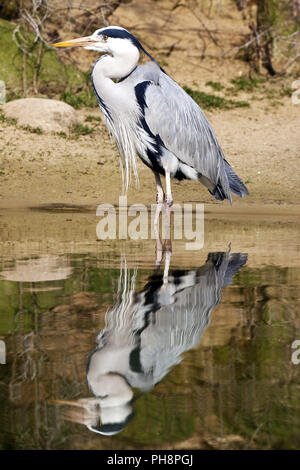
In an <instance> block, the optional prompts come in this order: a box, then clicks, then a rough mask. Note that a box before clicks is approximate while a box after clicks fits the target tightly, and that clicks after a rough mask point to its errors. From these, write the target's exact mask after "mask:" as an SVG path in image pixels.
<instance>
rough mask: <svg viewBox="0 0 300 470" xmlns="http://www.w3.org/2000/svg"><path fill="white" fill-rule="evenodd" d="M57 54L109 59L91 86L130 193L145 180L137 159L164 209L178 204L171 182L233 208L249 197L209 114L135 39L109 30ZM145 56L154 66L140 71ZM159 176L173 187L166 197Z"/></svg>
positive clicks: (101, 63)
mask: <svg viewBox="0 0 300 470" xmlns="http://www.w3.org/2000/svg"><path fill="white" fill-rule="evenodd" d="M54 46H56V47H74V46H82V47H84V48H85V49H87V50H92V51H97V52H99V53H105V54H104V55H102V56H101V57H100V58H99V59H98V60H97V61H96V62H95V63H94V65H93V68H92V73H91V80H92V86H93V89H94V92H95V95H96V98H97V100H98V103H99V106H100V108H101V111H102V113H103V115H104V118H105V121H106V125H107V127H108V129H109V131H110V133H111V134H112V135H113V136H114V138H115V140H116V143H117V147H118V150H119V154H120V157H121V161H122V163H123V166H122V165H121V167H122V168H123V167H124V168H125V176H124V174H123V176H124V182H125V186H126V189H127V188H128V184H129V182H130V179H131V175H132V174H134V176H135V178H136V179H137V178H138V175H137V168H136V155H138V156H139V157H140V158H141V160H142V161H143V162H144V163H145V164H146V165H147V166H148V167H149V168H151V170H152V171H153V172H154V175H155V181H156V201H157V204H158V206H160V207H161V206H162V205H163V203H164V202H165V203H166V204H167V207H170V206H171V205H172V203H173V197H172V192H171V178H177V179H178V180H182V179H188V180H195V181H200V182H201V183H202V184H203V185H204V186H206V188H207V189H208V190H209V192H210V193H211V194H212V195H213V196H214V198H215V199H217V200H221V201H222V200H224V199H228V200H229V201H230V203H232V199H231V193H233V194H235V195H237V196H240V197H243V196H244V195H247V194H248V190H247V188H246V186H245V185H244V184H243V183H242V181H241V180H240V178H239V177H238V176H237V175H236V173H235V172H234V170H233V169H232V168H231V166H230V164H229V163H228V162H227V160H226V159H225V157H224V154H223V152H222V149H221V147H220V145H219V143H218V141H217V139H216V136H215V134H214V132H213V130H212V127H211V125H210V124H209V122H208V120H207V119H206V117H205V115H204V113H203V111H202V110H201V109H200V107H199V106H198V105H197V103H196V102H195V101H194V100H193V99H192V98H191V97H190V96H189V95H188V94H187V93H186V92H185V91H184V90H183V89H182V88H181V87H180V86H179V85H178V84H177V83H176V82H175V81H174V80H172V78H170V77H169V75H168V74H167V73H166V72H165V71H164V70H163V68H162V67H160V65H159V64H158V63H157V62H156V60H155V59H154V58H153V57H152V56H151V55H150V54H149V52H147V51H146V50H145V49H144V47H143V46H142V45H141V43H140V42H139V41H138V39H137V38H136V37H135V36H133V35H132V34H131V33H130V32H128V31H127V30H126V29H124V28H121V27H118V26H108V27H105V28H101V29H97V30H96V31H95V32H94V33H93V34H92V35H91V36H87V37H82V38H78V39H73V40H70V41H66V42H59V43H56V44H54ZM140 53H144V54H146V55H147V56H148V57H149V58H150V61H149V62H148V63H146V64H145V65H138V61H139V58H140ZM122 173H123V170H122ZM160 175H163V176H165V179H166V194H164V190H163V187H162V184H161V180H160Z"/></svg>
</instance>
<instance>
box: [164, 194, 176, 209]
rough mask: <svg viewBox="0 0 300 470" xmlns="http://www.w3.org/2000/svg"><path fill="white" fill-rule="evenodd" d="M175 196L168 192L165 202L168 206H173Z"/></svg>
mask: <svg viewBox="0 0 300 470" xmlns="http://www.w3.org/2000/svg"><path fill="white" fill-rule="evenodd" d="M173 202H174V201H173V197H172V194H166V195H165V203H166V205H167V207H169V208H170V207H172V206H173Z"/></svg>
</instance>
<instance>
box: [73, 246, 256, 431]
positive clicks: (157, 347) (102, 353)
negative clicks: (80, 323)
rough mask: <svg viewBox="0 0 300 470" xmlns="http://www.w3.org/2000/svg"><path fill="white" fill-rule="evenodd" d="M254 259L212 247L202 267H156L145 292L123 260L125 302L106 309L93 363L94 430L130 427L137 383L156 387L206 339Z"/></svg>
mask: <svg viewBox="0 0 300 470" xmlns="http://www.w3.org/2000/svg"><path fill="white" fill-rule="evenodd" d="M246 261H247V255H246V254H243V253H234V254H230V252H227V253H210V254H209V255H208V258H207V261H206V263H205V264H204V265H203V266H201V267H200V268H198V269H191V270H180V271H179V270H178V271H171V272H166V269H165V272H164V274H163V275H162V274H160V275H159V274H154V275H153V276H152V277H151V278H150V279H149V282H148V283H147V284H146V285H145V287H144V289H143V290H142V291H140V292H138V293H135V279H136V271H134V272H130V271H129V270H128V269H127V268H126V263H124V264H123V266H122V269H121V272H120V278H119V285H118V301H117V302H116V303H115V305H114V306H113V308H112V309H111V310H110V311H108V312H107V314H106V319H105V320H106V326H105V328H104V329H103V330H102V331H101V332H100V334H99V335H98V338H97V341H98V346H97V348H96V349H95V350H94V351H93V352H92V353H91V355H90V357H89V360H88V364H87V381H88V385H89V388H90V390H91V391H92V393H93V394H94V395H95V397H96V398H95V399H86V400H82V404H84V403H85V404H86V406H87V409H89V417H87V416H86V418H87V419H85V421H84V422H85V424H86V425H87V426H88V428H89V429H90V430H92V431H95V432H98V433H100V434H104V435H113V434H116V433H118V432H120V431H121V430H122V429H124V427H125V426H126V425H127V424H128V423H129V421H130V420H131V418H132V416H133V408H132V399H133V391H132V388H137V389H139V390H140V391H142V392H145V391H149V390H151V389H152V388H153V387H154V386H155V384H157V383H158V382H160V381H161V380H162V379H163V378H164V377H165V375H166V374H167V373H168V372H169V370H170V369H171V368H172V367H174V366H175V365H176V364H178V363H179V362H180V361H181V360H182V357H181V355H182V354H183V353H184V352H185V351H188V350H189V349H191V348H193V347H195V346H196V345H197V344H199V342H200V339H201V336H202V334H203V332H204V330H205V328H206V327H207V325H208V323H209V320H210V313H211V311H212V310H213V308H214V307H215V306H216V305H218V304H219V302H220V300H221V290H222V288H223V287H225V286H227V285H228V284H230V283H231V282H232V278H233V276H234V274H235V273H237V272H238V271H239V269H240V268H241V267H242V266H243V265H244V264H245V263H246ZM98 406H99V407H98ZM99 418H100V422H101V425H98V421H99ZM81 422H83V421H81Z"/></svg>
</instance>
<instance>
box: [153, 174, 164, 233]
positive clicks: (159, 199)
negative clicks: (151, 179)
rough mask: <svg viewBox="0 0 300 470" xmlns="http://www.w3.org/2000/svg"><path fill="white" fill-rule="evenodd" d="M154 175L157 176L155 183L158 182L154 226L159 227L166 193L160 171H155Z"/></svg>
mask: <svg viewBox="0 0 300 470" xmlns="http://www.w3.org/2000/svg"><path fill="white" fill-rule="evenodd" d="M154 176H155V183H156V203H157V206H156V211H155V216H154V227H157V225H158V222H159V215H160V213H161V209H162V205H163V202H164V196H165V194H164V190H163V187H162V184H161V181H160V176H159V173H154Z"/></svg>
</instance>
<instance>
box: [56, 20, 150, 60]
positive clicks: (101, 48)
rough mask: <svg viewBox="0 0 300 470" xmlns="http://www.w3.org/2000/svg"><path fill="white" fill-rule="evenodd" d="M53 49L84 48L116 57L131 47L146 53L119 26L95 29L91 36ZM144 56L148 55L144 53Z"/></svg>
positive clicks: (65, 42)
mask: <svg viewBox="0 0 300 470" xmlns="http://www.w3.org/2000/svg"><path fill="white" fill-rule="evenodd" d="M53 46H55V47H79V46H81V47H84V49H87V50H90V51H97V52H104V53H107V54H111V55H116V54H119V53H122V52H126V51H127V50H129V49H132V47H134V48H136V49H138V50H142V51H143V52H146V51H145V49H144V48H143V47H142V45H141V44H140V42H139V41H138V40H137V39H136V38H135V37H134V36H133V35H132V34H131V33H129V32H128V31H127V30H126V29H124V28H121V27H119V26H108V27H106V28H101V29H97V30H96V31H95V32H94V33H93V34H92V35H91V36H86V37H83V38H78V39H71V40H70V41H64V42H58V43H56V44H53ZM146 54H148V53H147V52H146Z"/></svg>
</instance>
